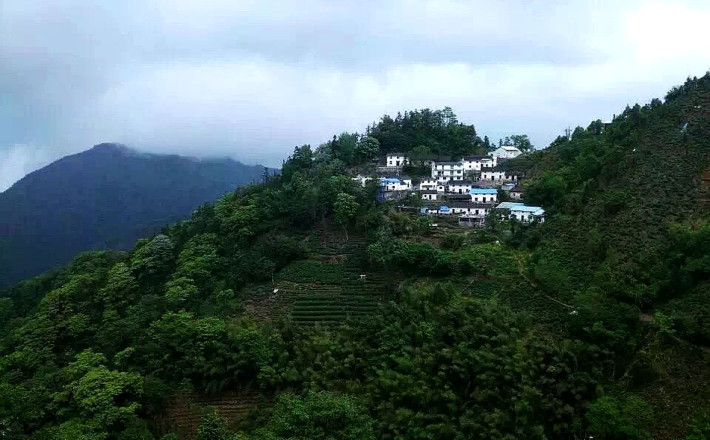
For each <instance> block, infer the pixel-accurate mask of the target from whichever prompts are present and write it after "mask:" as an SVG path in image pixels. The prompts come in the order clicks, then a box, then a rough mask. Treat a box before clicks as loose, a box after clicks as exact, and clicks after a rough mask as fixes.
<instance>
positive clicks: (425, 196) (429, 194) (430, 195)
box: [419, 190, 439, 201]
mask: <svg viewBox="0 0 710 440" xmlns="http://www.w3.org/2000/svg"><path fill="white" fill-rule="evenodd" d="M419 194H420V195H421V198H422V200H431V201H435V200H436V199H437V198H438V196H439V193H437V192H436V191H434V190H426V191H421V192H420V193H419Z"/></svg>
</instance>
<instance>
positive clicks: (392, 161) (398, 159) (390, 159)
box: [387, 153, 407, 167]
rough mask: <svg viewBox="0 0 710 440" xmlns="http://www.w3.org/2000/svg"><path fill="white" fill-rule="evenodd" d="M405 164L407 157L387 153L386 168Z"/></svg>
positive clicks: (400, 154)
mask: <svg viewBox="0 0 710 440" xmlns="http://www.w3.org/2000/svg"><path fill="white" fill-rule="evenodd" d="M406 163H407V156H406V155H405V154H404V153H387V166H388V167H401V166H402V165H405V164H406Z"/></svg>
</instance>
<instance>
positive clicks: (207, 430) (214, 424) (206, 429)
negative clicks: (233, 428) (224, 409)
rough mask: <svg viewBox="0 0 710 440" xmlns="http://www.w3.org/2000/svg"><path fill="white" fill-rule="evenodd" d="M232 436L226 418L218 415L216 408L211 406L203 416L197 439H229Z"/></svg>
mask: <svg viewBox="0 0 710 440" xmlns="http://www.w3.org/2000/svg"><path fill="white" fill-rule="evenodd" d="M230 438H231V435H230V434H229V431H227V428H226V427H225V424H224V420H222V418H221V417H219V416H218V415H217V412H216V411H215V410H214V408H209V409H208V410H207V412H206V413H205V414H204V415H203V416H202V421H201V422H200V426H199V427H198V428H197V437H195V440H229V439H230Z"/></svg>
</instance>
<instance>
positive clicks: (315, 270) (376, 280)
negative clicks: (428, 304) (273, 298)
mask: <svg viewBox="0 0 710 440" xmlns="http://www.w3.org/2000/svg"><path fill="white" fill-rule="evenodd" d="M309 243H310V252H309V256H308V259H307V260H300V261H295V262H293V263H291V264H290V265H288V266H287V267H286V268H284V269H283V270H282V271H281V272H280V273H279V274H278V275H277V277H276V280H277V281H276V286H275V287H276V289H278V291H277V293H276V295H277V296H278V297H279V298H281V299H282V303H285V304H287V305H286V306H285V307H283V308H281V309H280V311H275V313H276V314H279V313H281V314H288V315H289V316H290V318H291V320H292V321H293V322H294V323H297V324H299V325H314V324H316V323H319V324H321V325H335V324H339V323H342V322H343V321H344V320H346V319H348V318H359V317H364V316H367V315H368V314H370V313H372V312H374V311H375V310H376V309H377V306H378V303H379V302H380V301H381V300H383V299H384V291H385V289H384V285H385V281H386V277H385V275H384V274H382V273H377V272H364V271H363V269H362V267H363V264H362V262H363V259H364V258H365V253H366V246H367V245H366V241H365V239H364V238H363V237H357V236H352V237H350V239H349V240H347V241H346V240H345V239H344V236H343V234H342V233H340V232H339V231H328V230H320V231H317V232H316V233H314V234H313V236H311V237H310V240H309ZM361 275H364V277H363V276H361Z"/></svg>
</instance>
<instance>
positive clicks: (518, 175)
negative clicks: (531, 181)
mask: <svg viewBox="0 0 710 440" xmlns="http://www.w3.org/2000/svg"><path fill="white" fill-rule="evenodd" d="M524 178H525V173H524V172H522V171H516V170H508V171H506V172H505V180H508V181H511V182H517V181H519V180H522V179H524Z"/></svg>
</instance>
